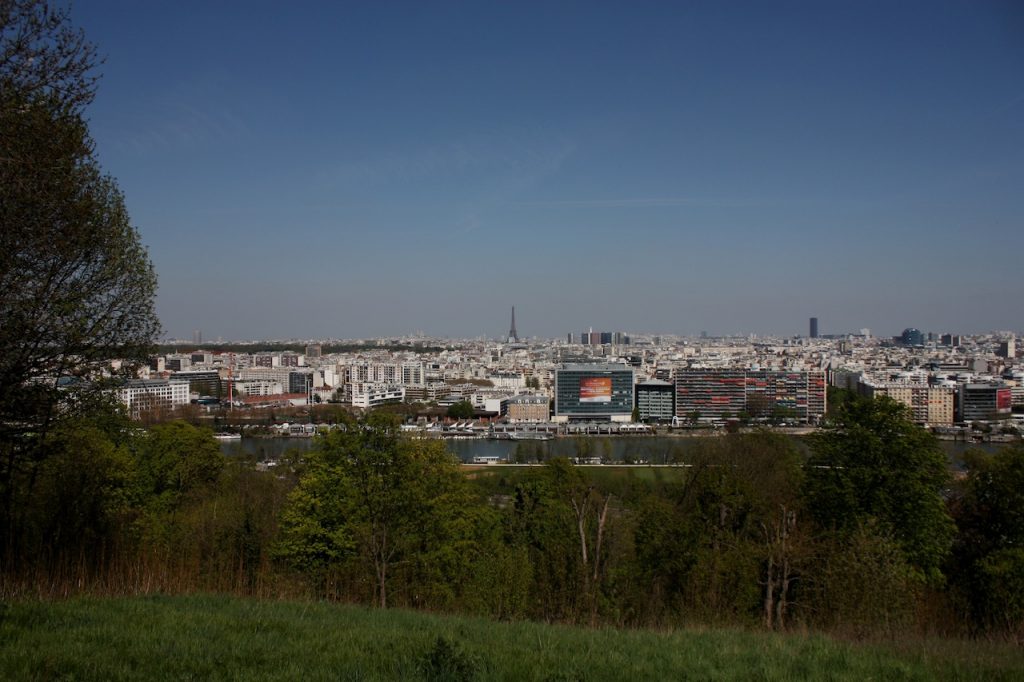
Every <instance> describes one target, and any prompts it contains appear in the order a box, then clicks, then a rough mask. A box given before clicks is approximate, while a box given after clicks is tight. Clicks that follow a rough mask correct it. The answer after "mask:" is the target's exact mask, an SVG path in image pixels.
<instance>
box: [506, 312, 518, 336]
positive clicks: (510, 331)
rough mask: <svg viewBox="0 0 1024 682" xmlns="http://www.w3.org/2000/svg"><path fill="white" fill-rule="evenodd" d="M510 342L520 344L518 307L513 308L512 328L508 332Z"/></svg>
mask: <svg viewBox="0 0 1024 682" xmlns="http://www.w3.org/2000/svg"><path fill="white" fill-rule="evenodd" d="M508 342H509V343H519V334H517V333H516V307H515V306H512V326H511V327H510V328H509V330H508Z"/></svg>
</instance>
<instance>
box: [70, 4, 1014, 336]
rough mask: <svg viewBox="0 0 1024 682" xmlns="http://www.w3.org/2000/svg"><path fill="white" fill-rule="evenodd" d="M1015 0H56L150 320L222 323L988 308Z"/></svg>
mask: <svg viewBox="0 0 1024 682" xmlns="http://www.w3.org/2000/svg"><path fill="white" fill-rule="evenodd" d="M396 9H397V10H398V11H395V10H396ZM1022 17H1024V15H1022V13H1021V11H1020V9H1019V8H1018V7H1017V6H1015V5H1014V4H1013V3H998V2H994V3H984V4H981V3H970V4H964V3H951V2H941V3H900V4H899V5H897V6H892V5H891V4H889V3H828V4H827V5H824V4H820V3H785V4H780V5H777V6H773V7H766V6H763V5H757V4H752V3H751V4H748V3H735V4H725V3H722V4H713V5H710V6H703V7H696V8H694V7H688V8H684V7H675V6H661V7H657V6H647V7H639V8H638V7H629V8H626V7H624V6H618V7H617V6H601V7H597V6H594V5H593V4H592V3H579V4H572V3H570V4H565V5H559V6H558V7H549V6H546V5H540V4H536V5H531V4H526V5H521V4H517V5H515V6H504V7H502V6H498V7H485V6H462V5H454V4H443V5H437V6H430V7H427V6H421V5H417V4H401V3H400V4H398V5H396V6H384V5H371V6H361V7H360V6H335V5H333V4H323V5H317V6H306V7H299V8H290V7H281V6H278V5H271V4H269V3H247V4H246V5H245V6H244V9H243V6H240V5H237V6H232V5H228V4H224V5H217V6H207V5H205V4H203V5H195V6H193V7H192V8H191V9H189V8H188V7H187V6H186V7H184V8H183V6H181V5H173V6H164V7H160V6H152V5H148V4H142V3H119V2H102V1H97V2H91V3H89V4H88V5H86V4H81V5H76V6H75V7H73V19H74V22H75V24H76V25H78V26H81V27H83V29H84V30H85V31H86V35H87V37H88V38H89V40H91V41H93V42H94V43H96V44H97V46H98V47H99V50H100V52H101V53H102V54H104V55H105V56H106V62H105V64H104V65H103V67H102V68H101V72H102V74H103V77H102V79H101V81H100V84H99V91H98V94H97V97H96V100H95V102H94V104H93V105H92V106H91V107H90V108H89V109H88V111H87V116H88V118H89V120H90V126H91V130H92V134H93V137H94V138H95V140H96V148H97V154H98V157H99V159H100V161H101V162H102V164H103V167H104V170H105V171H106V172H108V173H110V174H111V175H113V176H114V177H115V178H116V179H117V181H118V183H119V185H120V187H121V188H122V190H123V191H124V193H125V196H126V202H127V206H128V209H129V212H130V215H131V216H132V221H133V224H135V225H137V226H138V228H139V231H140V234H141V236H142V241H143V242H144V243H145V244H146V245H147V246H148V247H149V250H150V256H151V258H152V259H153V262H154V264H155V267H156V270H157V274H158V276H159V280H160V288H159V292H158V299H157V311H158V314H159V316H160V318H161V319H162V321H163V325H164V335H165V337H178V338H189V337H190V335H191V332H192V330H196V329H202V330H203V336H204V338H217V337H223V338H230V339H240V338H283V337H289V338H290V337H302V338H329V337H336V338H369V337H380V336H401V335H406V334H409V333H410V332H411V331H412V330H423V331H424V332H425V333H426V334H428V335H431V336H451V337H478V336H488V337H500V336H501V335H502V334H503V333H504V330H505V329H506V326H505V325H507V323H508V319H507V314H508V310H509V307H510V306H511V305H516V306H517V307H519V308H520V310H519V311H518V312H519V313H520V315H519V319H517V323H518V324H519V329H518V332H519V334H520V335H521V336H523V337H524V338H525V337H535V336H536V337H542V338H557V337H560V336H564V334H565V333H566V332H568V331H573V330H579V329H583V328H585V327H588V326H590V325H592V324H593V325H596V326H601V327H602V328H609V329H610V328H615V329H622V330H624V331H638V332H643V331H650V332H651V333H667V334H679V335H692V336H696V335H698V334H699V333H700V332H701V331H703V330H707V331H709V332H711V333H713V334H718V335H743V334H748V333H757V334H763V335H777V336H793V335H802V334H806V332H807V320H808V316H809V315H817V316H818V317H819V318H820V319H821V333H822V334H834V333H844V332H856V331H857V330H859V329H861V328H870V329H872V330H874V331H875V333H877V334H878V335H894V334H898V333H899V332H900V330H902V329H903V328H905V327H910V326H913V327H916V328H918V329H921V330H923V331H936V332H947V331H948V332H953V333H972V332H984V331H990V330H1003V329H1007V330H1019V329H1020V327H1021V322H1020V321H1021V320H1022V319H1024V298H1022V297H1020V296H1019V293H1018V292H1020V291H1022V290H1024V275H1022V274H1021V273H1022V271H1021V268H1020V267H1019V263H1020V257H1021V254H1022V253H1024V230H1022V229H1020V228H1021V222H1022V221H1021V217H1022V215H1024V210H1022V209H1024V199H1022V198H1021V197H1020V191H1019V188H1020V187H1021V186H1024V154H1022V151H1021V150H1022V149H1024V144H1022V143H1024V126H1022V125H1021V121H1022V119H1024V79H1022V77H1021V73H1024V69H1022V68H1021V67H1022V66H1024V43H1022V42H1021V41H1020V40H1019V36H1020V35H1022V31H1024V19H1022Z"/></svg>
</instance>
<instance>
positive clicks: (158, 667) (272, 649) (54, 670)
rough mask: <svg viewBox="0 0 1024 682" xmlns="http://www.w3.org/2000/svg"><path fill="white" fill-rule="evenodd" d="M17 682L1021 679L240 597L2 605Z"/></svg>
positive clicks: (963, 667) (936, 657)
mask: <svg viewBox="0 0 1024 682" xmlns="http://www.w3.org/2000/svg"><path fill="white" fill-rule="evenodd" d="M0 678H2V679H5V680H30V679H43V680H47V679H59V680H121V679H133V680H134V679H154V680H175V679H177V680H181V679H202V680H206V679H246V680H248V679H256V680H328V679H330V680H337V679H344V680H416V679H444V680H459V679H480V680H492V679H493V680H819V679H822V680H935V679H938V680H1011V679H1024V653H1022V651H1021V650H1020V649H1019V648H1017V647H1014V646H1013V645H1009V644H998V643H967V642H943V641H935V640H929V641H922V642H903V643H902V644H900V645H896V644H893V645H880V644H874V645H866V644H852V643H848V642H842V641H837V640H833V639H829V638H826V637H822V636H800V635H786V636H779V635H771V634H758V633H747V632H737V631H726V630H707V631H701V630H694V631H684V632H675V633H657V632H650V631H629V630H610V629H602V630H588V629H581V628H570V627H561V626H549V625H540V624H536V623H493V622H490V621H486V620H480V619H473V618H461V617H445V616H434V615H430V614H422V613H410V612H406V611H387V612H381V611H374V610H368V609H363V608H357V607H348V606H338V605H332V604H325V603H303V602H276V601H256V600H246V599H236V598H230V597H212V596H190V597H136V598H117V599H102V598H79V599H73V600H70V601H59V602H36V601H19V602H13V603H9V604H6V605H4V606H3V607H2V621H0Z"/></svg>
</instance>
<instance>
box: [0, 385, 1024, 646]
mask: <svg viewBox="0 0 1024 682" xmlns="http://www.w3.org/2000/svg"><path fill="white" fill-rule="evenodd" d="M122 420H123V417H118V415H117V414H116V413H114V414H112V415H110V416H109V417H107V418H106V419H105V420H99V419H97V420H93V421H89V420H77V421H68V422H66V423H64V424H62V425H61V427H60V428H59V429H55V430H54V431H53V432H52V433H50V434H49V436H48V440H47V447H48V448H49V455H48V457H47V459H46V462H45V466H41V467H40V470H39V473H38V476H37V480H36V482H35V486H36V490H37V491H38V494H37V495H36V496H35V497H33V498H32V499H31V500H30V501H29V502H28V503H27V504H26V505H25V507H24V508H23V509H22V514H23V518H24V528H25V529H26V534H27V536H29V537H31V538H32V541H30V542H25V543H24V544H23V545H22V547H23V552H24V553H23V554H22V555H21V557H20V558H21V559H22V561H20V562H19V563H18V564H17V566H20V567H21V570H14V569H15V566H9V567H8V570H7V571H6V573H5V585H6V588H7V589H8V590H9V591H12V592H13V591H18V590H24V589H32V590H38V589H48V590H54V589H56V590H58V591H61V592H63V591H66V590H78V589H100V590H109V591H114V592H136V591H144V592H150V591H190V590H195V589H204V590H210V589H213V590H228V591H233V592H238V593H244V594H261V595H276V596H287V595H293V596H299V595H310V596H317V597H320V598H328V599H337V600H343V601H355V602H361V603H366V604H374V605H377V606H379V607H386V606H400V607H411V608H420V609H428V610H446V611H459V612H466V613H475V614H482V615H488V616H491V617H494V618H498V619H524V618H525V619H537V620H543V621H548V622H567V623H585V624H591V625H597V624H613V625H619V626H674V625H684V624H694V623H706V624H719V625H729V626H736V625H740V626H751V627H757V626H759V627H764V628H767V629H783V628H790V627H798V628H808V627H810V628H819V629H824V630H829V631H842V632H847V633H858V634H869V633H879V632H889V633H898V632H906V631H914V630H918V631H939V632H942V633H946V634H969V633H985V632H1000V633H1011V634H1019V633H1020V632H1022V627H1024V606H1022V604H1024V577H1022V576H1024V569H1022V566H1024V559H1022V548H1021V546H1022V541H1024V530H1022V528H1024V523H1021V521H1020V516H1021V512H1020V509H1021V508H1022V507H1024V505H1022V504H1021V502H1022V500H1021V493H1020V491H1021V490H1022V489H1024V475H1022V473H1021V472H1024V448H1021V447H1019V446H1016V447H1011V448H1007V449H1005V450H1004V451H1001V452H999V453H998V454H996V455H985V454H983V453H975V454H972V455H970V456H969V457H968V463H969V465H970V471H969V473H968V475H967V477H966V479H964V480H963V481H961V482H960V483H953V482H950V481H948V480H947V479H946V476H945V474H944V473H943V474H942V476H941V477H940V476H938V475H936V476H935V478H934V479H933V480H932V479H930V483H928V484H925V483H920V484H919V485H911V484H909V483H907V480H908V479H909V480H915V479H914V472H913V471H907V472H902V473H901V472H900V471H899V469H900V467H901V466H904V467H910V468H915V467H918V466H919V464H918V463H919V462H921V461H922V460H924V461H930V459H929V458H930V457H931V456H932V454H933V451H932V448H933V443H932V442H931V441H930V440H928V439H927V438H924V437H923V436H922V434H918V433H914V429H916V427H913V426H912V425H910V424H909V422H907V421H906V420H905V415H903V416H901V414H900V410H899V409H897V408H896V407H894V405H892V404H888V403H884V402H883V403H880V404H863V405H860V404H857V403H856V402H854V403H851V404H850V406H849V409H848V410H847V412H846V414H845V416H844V417H843V419H842V420H838V419H837V420H836V421H834V422H833V423H831V424H830V425H828V426H827V427H826V428H825V430H824V431H823V432H822V434H821V435H820V436H818V437H816V438H815V439H813V440H812V442H811V449H810V451H809V452H808V451H806V450H805V449H804V448H802V447H800V446H799V444H798V443H797V442H796V441H794V440H792V439H790V438H787V437H783V436H778V435H774V434H771V433H767V432H751V433H737V434H730V435H726V436H722V437H712V438H706V439H704V440H703V441H702V443H701V445H700V446H699V447H697V448H696V449H695V450H691V449H688V450H687V451H686V452H688V453H690V454H688V455H687V456H686V457H685V458H684V459H678V458H677V460H676V464H677V466H669V467H665V468H653V467H645V466H633V467H623V468H610V467H593V468H585V467H577V466H574V465H573V464H571V463H570V462H569V461H568V460H565V459H553V460H550V461H547V462H545V463H544V464H543V465H540V466H532V467H522V468H516V467H500V466H499V467H487V468H484V469H477V470H472V471H471V472H467V471H464V470H462V468H461V465H459V464H458V463H457V462H456V461H455V459H454V458H453V457H452V456H451V455H450V454H449V453H448V452H447V451H446V449H445V448H444V444H443V441H435V440H410V439H407V438H405V437H403V436H402V435H401V434H400V433H399V432H398V430H397V427H396V425H395V422H394V421H393V420H392V419H391V418H389V417H388V416H387V415H383V414H381V415H374V416H371V417H369V418H368V419H366V420H364V421H353V420H349V421H347V422H345V423H343V424H341V425H339V427H338V428H336V429H334V430H332V431H330V432H328V433H326V434H323V435H321V436H319V437H318V438H319V440H318V442H317V445H316V447H314V449H313V450H311V451H309V452H308V453H306V454H304V455H303V456H301V457H298V456H295V457H291V458H287V459H286V460H284V461H282V462H281V464H280V465H279V466H278V467H276V468H273V469H271V470H270V471H267V472H258V471H256V470H255V469H254V467H253V463H252V462H246V461H239V460H230V461H229V460H225V459H224V457H223V456H222V455H221V454H220V450H219V448H218V446H217V444H216V442H215V441H214V440H213V438H212V435H211V434H210V433H209V432H208V431H204V430H202V429H198V428H196V427H193V426H190V425H188V424H185V423H182V422H172V423H168V424H163V425H158V426H155V427H152V428H150V429H149V430H147V431H141V430H133V429H131V428H126V424H127V423H126V422H124V421H122ZM883 429H889V431H883ZM892 429H895V431H892ZM894 432H895V433H898V434H904V439H903V440H902V441H900V442H901V443H902V446H901V447H902V450H901V451H896V450H890V451H888V454H889V456H890V457H891V459H890V460H889V461H888V464H887V465H886V464H884V461H883V460H875V463H874V464H873V465H871V466H876V467H882V466H888V467H889V469H887V475H886V476H883V477H880V478H873V477H871V476H870V475H869V474H868V472H866V471H859V470H858V469H857V467H858V466H861V467H864V466H868V465H866V464H863V463H860V464H858V462H857V460H855V459H854V458H853V456H854V453H857V452H860V453H864V454H863V456H865V457H867V456H878V455H877V451H876V450H873V449H872V447H870V444H871V443H877V442H878V440H877V439H876V437H877V436H878V435H879V434H889V435H891V434H892V433H894ZM851 433H857V434H860V437H862V438H864V439H866V442H867V443H869V445H868V446H865V447H863V448H859V449H858V448H855V447H853V446H852V444H850V443H845V439H848V438H849V437H850V434H851ZM837 442H838V443H839V444H841V445H844V446H845V447H847V448H848V449H847V451H846V452H845V453H844V454H845V455H846V456H847V457H848V458H847V459H845V460H841V461H842V462H843V464H842V466H841V468H840V467H838V466H835V465H832V464H827V463H826V462H827V461H828V460H827V459H825V457H826V456H827V454H828V453H830V452H835V450H834V448H836V447H838V446H837V445H836V443H837ZM580 444H581V445H583V444H587V445H588V447H589V445H590V444H589V443H587V442H586V441H580ZM879 447H881V446H879ZM914 448H920V449H921V450H924V451H923V452H922V451H920V450H918V451H915V450H914ZM584 449H586V448H584ZM872 453H874V454H872ZM901 463H902V464H901ZM890 478H892V479H895V480H900V481H903V482H904V483H903V485H902V487H900V488H898V489H896V488H888V489H887V488H886V485H885V484H886V483H887V481H888V480H889V479H890ZM916 480H918V481H919V482H920V479H916ZM865 481H868V482H871V481H873V482H874V483H873V485H874V488H873V489H870V490H867V491H859V492H855V493H851V494H850V495H848V496H845V497H844V496H839V495H825V494H824V493H823V492H822V491H823V490H825V489H827V488H828V487H829V486H832V487H841V486H865V485H867V483H865ZM844 489H845V488H844ZM885 494H888V495H891V496H892V497H893V498H894V500H893V501H888V502H887V501H885V497H884V495H885ZM872 495H873V497H872ZM862 498H865V500H873V501H874V502H873V503H872V504H868V503H867V501H862ZM851 499H853V500H856V501H858V503H857V504H848V502H849V500H851ZM827 502H831V504H826V503H827ZM840 503H843V504H840ZM906 509H910V510H914V511H915V513H918V514H922V513H925V512H927V513H928V514H933V515H934V516H935V519H933V520H932V523H931V524H920V526H919V528H920V529H922V530H925V531H928V529H932V528H936V527H938V528H943V529H946V528H948V529H950V532H951V534H946V533H945V532H943V534H942V535H941V536H940V537H941V543H942V544H941V545H940V548H939V550H937V554H936V559H935V560H934V561H933V562H932V563H930V564H928V565H927V567H925V566H923V565H922V563H921V557H922V556H927V557H930V556H932V555H931V554H924V555H922V553H921V551H920V540H919V538H920V537H921V536H919V535H916V534H915V533H913V532H912V531H913V530H914V528H913V527H904V526H901V525H900V523H903V522H900V521H897V520H896V519H898V518H899V517H894V514H895V513H897V512H903V511H904V510H906ZM951 519H952V521H955V526H954V525H952V521H951ZM906 523H911V522H906ZM914 523H916V522H914ZM923 537H924V538H925V539H926V540H929V541H930V540H931V539H934V537H935V534H934V533H931V532H927V533H924V535H923ZM950 540H952V543H953V544H952V550H951V551H948V548H949V545H948V544H947V543H948V542H949V541H950ZM44 586H45V587H44Z"/></svg>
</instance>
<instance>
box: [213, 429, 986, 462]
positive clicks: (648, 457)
mask: <svg viewBox="0 0 1024 682" xmlns="http://www.w3.org/2000/svg"><path fill="white" fill-rule="evenodd" d="M706 438H707V437H700V436H697V437H677V436H619V437H601V436H592V437H587V438H555V439H553V440H546V441H511V440H487V439H467V440H455V439H448V440H446V441H445V444H446V445H447V446H448V449H449V450H450V451H451V452H452V453H453V454H455V455H456V456H457V457H458V458H459V459H460V460H462V461H463V462H472V461H473V458H474V457H497V458H499V459H500V460H503V461H513V462H514V461H525V462H534V461H538V459H541V460H544V459H549V458H551V457H578V456H587V457H600V458H601V459H604V460H606V461H608V460H610V461H613V462H645V463H650V464H666V463H670V462H672V461H673V460H674V459H675V458H676V457H677V456H678V455H684V454H686V453H687V452H689V451H692V450H693V449H694V448H695V447H697V446H698V445H699V444H700V443H701V442H702V441H704V440H705V439H706ZM940 443H941V445H942V449H943V450H944V451H945V452H946V454H947V455H948V456H949V459H950V462H951V463H952V464H953V465H954V466H959V465H960V458H961V455H962V454H963V453H964V451H966V450H968V449H971V448H980V449H982V450H986V451H988V452H992V451H994V450H996V449H998V448H999V447H1000V446H1001V444H997V443H962V442H954V441H947V440H944V441H940ZM313 444H314V439H313V438H243V439H242V440H240V441H226V442H222V443H221V450H222V452H224V454H225V455H228V456H240V455H242V456H248V457H255V458H256V459H258V460H268V459H278V458H280V457H281V456H282V455H283V454H284V453H286V452H288V451H289V450H298V451H299V452H305V451H306V450H309V449H310V448H311V447H313Z"/></svg>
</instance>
